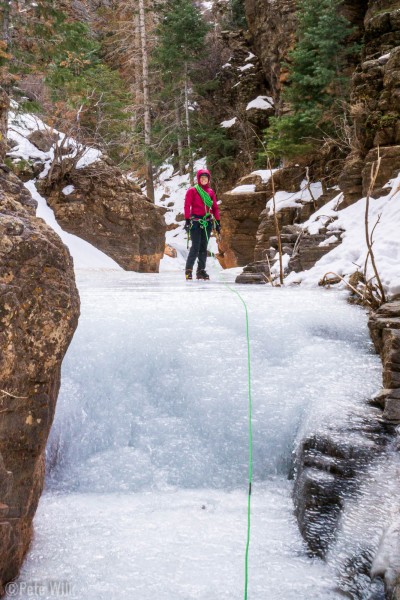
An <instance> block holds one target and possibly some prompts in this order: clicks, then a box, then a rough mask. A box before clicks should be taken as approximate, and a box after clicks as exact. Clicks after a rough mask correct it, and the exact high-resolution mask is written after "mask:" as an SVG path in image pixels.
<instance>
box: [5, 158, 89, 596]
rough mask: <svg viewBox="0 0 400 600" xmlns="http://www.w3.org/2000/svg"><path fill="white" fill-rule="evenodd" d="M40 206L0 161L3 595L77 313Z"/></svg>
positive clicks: (67, 263) (35, 488) (69, 274)
mask: <svg viewBox="0 0 400 600" xmlns="http://www.w3.org/2000/svg"><path fill="white" fill-rule="evenodd" d="M35 209H36V202H35V201H34V200H33V199H32V198H31V196H30V194H29V192H28V191H27V190H26V189H25V188H24V187H23V185H22V183H21V181H20V180H19V179H17V177H16V176H15V175H14V174H13V173H11V172H10V170H9V169H8V168H7V167H5V166H1V165H0V594H1V592H2V590H3V586H4V584H5V583H6V582H8V581H10V580H11V579H13V578H14V577H16V575H17V574H18V572H19V568H20V566H21V564H22V561H23V558H24V556H25V554H26V552H27V550H28V547H29V543H30V541H31V537H32V519H33V516H34V514H35V511H36V507H37V504H38V501H39V498H40V494H41V492H42V488H43V482H44V450H45V446H46V441H47V437H48V433H49V429H50V426H51V423H52V420H53V416H54V410H55V405H56V399H57V395H58V390H59V386H60V369H61V361H62V359H63V356H64V354H65V352H66V350H67V347H68V345H69V342H70V340H71V338H72V335H73V332H74V330H75V328H76V326H77V321H78V315H79V297H78V292H77V289H76V286H75V279H74V273H73V265H72V259H71V257H70V254H69V252H68V250H67V248H66V247H65V246H64V245H63V243H62V242H61V240H60V239H59V237H58V236H57V234H56V233H55V232H54V231H53V230H52V229H51V228H49V227H48V226H47V225H46V224H45V223H44V222H43V221H42V220H41V219H38V218H36V217H35Z"/></svg>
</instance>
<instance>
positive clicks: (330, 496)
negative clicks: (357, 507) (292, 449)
mask: <svg viewBox="0 0 400 600" xmlns="http://www.w3.org/2000/svg"><path fill="white" fill-rule="evenodd" d="M380 416H381V410H380V409H379V408H374V407H371V409H370V415H369V418H364V419H360V418H357V417H354V419H353V420H352V422H350V423H349V424H348V426H347V427H346V428H344V429H343V430H341V431H332V432H331V434H328V435H326V434H323V435H318V434H316V435H313V436H312V437H309V438H306V439H305V440H303V441H302V443H301V445H300V447H299V449H298V450H297V452H296V457H295V464H296V475H295V485H294V504H295V514H296V517H297V521H298V524H299V529H300V532H301V534H302V536H303V538H304V540H305V541H306V543H307V546H308V548H309V549H310V551H311V553H312V554H314V555H316V556H319V557H321V558H323V557H324V556H325V555H326V553H327V551H328V550H329V547H330V545H331V544H332V542H333V541H334V540H335V537H336V531H337V524H338V520H339V517H340V514H341V511H342V509H343V505H344V501H345V499H346V498H348V497H349V495H351V494H354V493H356V491H357V485H358V483H359V475H360V473H361V472H362V471H363V470H364V469H366V468H367V467H368V465H369V464H371V462H372V461H373V460H374V459H375V458H376V457H377V456H378V455H379V454H380V453H381V452H383V450H384V449H385V447H386V445H387V444H388V442H389V441H390V439H391V436H390V432H388V430H387V428H386V427H385V425H384V424H383V423H381V422H380V420H379V417H380Z"/></svg>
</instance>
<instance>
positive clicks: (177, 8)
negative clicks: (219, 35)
mask: <svg viewBox="0 0 400 600" xmlns="http://www.w3.org/2000/svg"><path fill="white" fill-rule="evenodd" d="M207 31H208V26H207V24H206V23H205V22H204V20H203V18H202V16H201V13H200V11H199V9H198V8H197V7H196V6H195V5H194V4H193V2H192V0H166V2H165V4H164V7H163V12H162V18H161V21H160V25H159V27H158V29H157V38H158V43H157V46H156V48H155V51H154V54H153V67H154V68H156V69H158V70H159V71H160V72H161V75H160V76H161V80H162V84H163V85H162V89H161V90H160V92H159V102H160V105H161V107H162V110H161V111H160V116H159V118H158V123H157V124H156V129H158V138H159V140H160V141H161V146H162V144H164V143H165V141H169V142H170V143H171V142H172V141H174V142H176V149H177V151H178V153H179V162H180V164H181V165H182V164H183V163H184V162H186V161H185V159H186V158H187V160H188V162H189V174H190V176H191V178H193V162H194V158H193V141H194V139H193V136H194V131H193V126H192V122H191V121H192V119H191V112H192V111H193V110H194V108H195V106H194V98H193V81H192V78H193V66H194V64H195V62H196V60H198V58H199V57H200V56H201V55H202V53H203V52H204V50H205V38H206V34H207ZM159 149H160V148H159Z"/></svg>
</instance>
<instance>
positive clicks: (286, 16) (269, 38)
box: [245, 0, 297, 106]
mask: <svg viewBox="0 0 400 600" xmlns="http://www.w3.org/2000/svg"><path fill="white" fill-rule="evenodd" d="M296 6H297V2H296V0H278V1H275V2H273V1H271V0H267V1H265V0H245V7H246V17H247V21H248V24H249V30H250V33H251V35H252V41H253V46H254V50H255V52H256V54H257V56H258V58H259V59H260V61H261V64H262V67H263V70H264V73H265V77H266V79H267V82H268V84H269V87H270V88H271V90H272V94H273V97H274V100H275V104H276V105H277V106H279V104H280V91H281V87H282V83H283V82H284V81H286V79H287V71H286V69H285V68H284V67H282V63H283V62H284V61H285V60H287V58H288V53H289V50H290V49H291V47H292V46H293V44H294V41H295V33H296Z"/></svg>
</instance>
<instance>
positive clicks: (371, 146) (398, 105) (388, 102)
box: [340, 0, 400, 207]
mask: <svg viewBox="0 0 400 600" xmlns="http://www.w3.org/2000/svg"><path fill="white" fill-rule="evenodd" d="M399 14H400V2H399V0H378V1H375V0H370V1H369V3H368V10H366V12H365V18H364V32H365V33H364V45H363V50H362V57H361V63H360V65H359V66H358V67H357V69H356V71H355V73H354V75H353V78H352V91H351V100H350V104H351V113H352V116H353V120H354V132H353V138H354V139H353V142H354V143H353V145H354V149H353V150H352V152H351V154H350V156H349V157H348V159H347V161H346V165H345V168H344V171H343V173H342V175H341V177H340V187H341V189H342V190H343V192H344V203H343V207H345V206H347V205H350V204H352V203H353V202H355V201H356V200H358V199H359V198H361V197H362V196H365V195H366V193H367V191H368V188H369V184H370V174H371V163H372V161H373V160H375V159H376V157H377V152H378V151H377V148H378V147H379V148H380V154H381V156H382V165H381V169H380V172H379V174H378V180H377V183H376V186H375V190H374V191H373V195H374V196H378V195H381V194H382V193H384V191H383V190H382V185H383V184H385V183H386V182H387V181H388V180H389V179H390V178H392V177H393V176H394V175H395V174H397V173H398V171H399V168H400V167H399V157H400V125H399V123H400V81H399V76H398V74H399V69H400V18H399Z"/></svg>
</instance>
